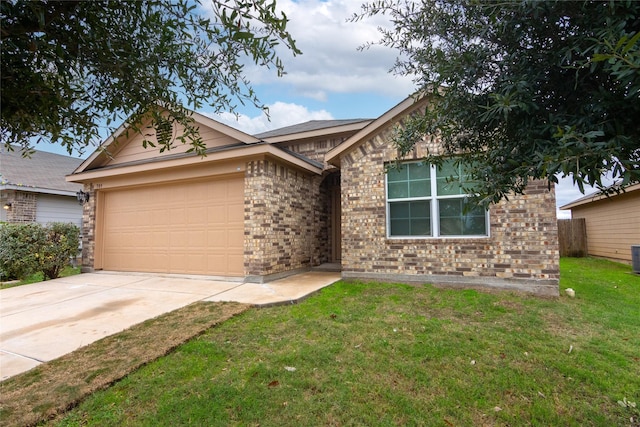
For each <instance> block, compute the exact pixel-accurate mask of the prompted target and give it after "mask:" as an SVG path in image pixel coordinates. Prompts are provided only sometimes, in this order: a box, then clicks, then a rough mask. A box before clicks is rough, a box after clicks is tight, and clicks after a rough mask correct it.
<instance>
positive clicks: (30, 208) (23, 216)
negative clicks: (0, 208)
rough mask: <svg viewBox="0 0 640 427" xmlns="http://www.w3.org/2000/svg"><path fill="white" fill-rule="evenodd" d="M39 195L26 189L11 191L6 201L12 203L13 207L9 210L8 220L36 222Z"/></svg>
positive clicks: (13, 221) (21, 222)
mask: <svg viewBox="0 0 640 427" xmlns="http://www.w3.org/2000/svg"><path fill="white" fill-rule="evenodd" d="M37 200H38V196H37V194H36V193H31V192H26V191H9V192H7V199H6V200H4V201H3V204H4V203H11V209H9V210H7V222H10V223H20V224H24V223H31V222H36V206H37Z"/></svg>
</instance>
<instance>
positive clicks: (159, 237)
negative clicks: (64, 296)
mask: <svg viewBox="0 0 640 427" xmlns="http://www.w3.org/2000/svg"><path fill="white" fill-rule="evenodd" d="M103 203H104V205H103V206H104V210H103V215H104V216H103V227H102V230H103V235H102V236H103V244H102V248H103V256H102V261H103V262H102V264H103V268H104V269H105V270H117V271H142V272H155V273H176V274H204V275H216V276H242V275H243V273H244V268H243V252H244V247H243V237H244V185H243V177H242V176H238V177H234V178H228V179H216V180H206V181H188V182H181V183H174V184H164V185H155V186H149V187H137V188H131V189H126V190H115V191H107V192H105V193H104V198H103Z"/></svg>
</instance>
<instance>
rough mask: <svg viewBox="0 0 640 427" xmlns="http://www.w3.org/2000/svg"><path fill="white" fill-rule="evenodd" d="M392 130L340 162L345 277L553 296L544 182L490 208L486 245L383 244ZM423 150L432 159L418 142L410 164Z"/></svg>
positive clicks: (550, 204) (552, 226)
mask: <svg viewBox="0 0 640 427" xmlns="http://www.w3.org/2000/svg"><path fill="white" fill-rule="evenodd" d="M391 129H392V128H391V127H390V128H387V129H386V130H384V131H383V132H381V133H380V134H378V135H376V136H374V137H373V138H371V139H369V140H368V141H366V142H365V143H363V144H362V145H360V146H359V147H356V148H355V149H353V150H352V151H350V152H349V153H348V154H347V155H346V156H344V157H343V158H342V160H341V173H342V192H343V193H342V233H343V241H342V268H343V276H344V277H345V278H364V279H380V280H397V281H421V282H431V283H436V284H442V285H452V286H478V287H499V288H507V289H516V290H524V291H530V292H534V293H538V294H545V295H557V294H558V279H559V267H558V258H559V251H558V237H557V223H556V214H555V212H556V211H555V193H554V190H553V188H552V189H551V190H548V189H547V186H546V184H545V183H544V182H540V181H536V182H532V183H531V184H530V185H529V186H528V188H527V190H526V193H525V194H524V195H517V196H512V197H510V200H509V201H503V202H501V203H499V204H497V205H494V206H493V207H492V208H491V209H490V211H489V218H490V232H489V233H490V235H489V237H487V238H471V239H465V238H427V239H390V238H387V237H386V200H385V170H384V164H385V162H388V161H392V160H394V159H395V158H396V156H397V152H396V150H394V149H393V148H392V147H391V144H390V143H388V141H389V140H390V138H391ZM427 148H429V149H430V152H431V153H434V154H435V153H437V152H438V149H439V148H438V146H437V144H436V143H435V142H433V141H423V142H421V143H419V145H418V147H417V149H416V150H415V152H414V157H415V158H420V157H422V156H424V155H425V154H426V149H427Z"/></svg>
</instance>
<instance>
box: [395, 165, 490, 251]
mask: <svg viewBox="0 0 640 427" xmlns="http://www.w3.org/2000/svg"><path fill="white" fill-rule="evenodd" d="M410 163H424V162H422V161H413V162H403V163H402V165H401V166H400V167H403V166H405V165H408V164H410ZM429 173H430V175H429V177H430V180H429V183H430V186H431V195H430V196H425V197H407V198H402V199H389V181H388V177H389V175H388V174H387V173H385V174H384V175H385V177H384V197H385V205H386V206H385V207H386V221H387V224H386V225H387V238H388V239H401V240H408V239H411V240H413V239H416V240H424V239H486V238H489V234H490V231H491V230H490V227H489V225H490V221H489V210H486V211H485V215H484V218H485V230H486V234H467V235H445V236H441V235H440V204H439V203H438V201H439V200H445V199H462V198H466V197H468V196H464V195H458V194H455V195H445V196H438V180H437V166H436V165H434V164H429ZM412 201H428V202H429V206H430V215H431V224H430V226H431V235H429V236H413V235H399V236H392V235H391V204H392V203H394V202H412Z"/></svg>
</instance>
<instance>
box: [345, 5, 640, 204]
mask: <svg viewBox="0 0 640 427" xmlns="http://www.w3.org/2000/svg"><path fill="white" fill-rule="evenodd" d="M381 13H385V14H388V15H389V16H390V17H391V18H392V20H393V28H391V29H383V30H382V32H381V34H382V37H381V40H380V41H379V43H381V44H383V45H387V46H391V47H394V48H396V49H398V52H399V59H398V62H397V63H396V67H395V69H394V71H395V72H397V73H400V74H407V75H412V76H414V78H415V81H416V83H417V84H418V91H419V92H421V93H423V94H424V96H428V97H430V101H431V102H430V104H429V109H428V111H427V112H426V114H425V115H423V116H419V117H413V118H412V119H410V120H408V121H407V122H405V123H403V126H402V129H401V130H400V131H399V132H398V135H397V137H396V138H395V140H394V142H395V144H396V145H397V147H398V149H399V152H400V154H401V156H404V155H406V154H408V153H409V152H411V151H412V149H413V145H414V144H415V143H416V141H419V140H421V139H422V138H423V137H424V135H433V136H434V137H437V138H438V139H439V140H440V141H441V142H442V145H443V147H444V153H435V154H444V155H449V156H451V155H463V156H465V157H468V158H469V161H470V162H471V163H473V164H474V165H476V166H475V167H474V168H473V169H474V170H473V174H474V178H475V179H477V181H478V182H482V183H483V184H482V185H481V188H480V189H479V193H478V194H479V195H478V198H479V199H480V200H481V201H482V202H484V203H487V202H497V201H499V200H501V199H502V198H505V197H507V195H508V194H509V193H511V192H522V191H524V189H525V187H526V184H527V182H528V181H529V179H532V178H535V179H538V178H542V179H547V180H549V182H556V181H557V178H556V174H559V175H561V176H566V175H571V176H572V177H573V178H574V180H575V182H576V183H577V184H578V186H579V187H580V188H581V189H584V186H586V185H589V186H591V185H593V186H596V187H598V188H601V189H603V188H604V187H606V186H605V185H604V183H603V180H602V178H603V175H605V174H608V175H609V177H610V178H613V179H614V180H617V181H619V183H621V184H622V185H628V184H630V183H633V182H638V181H640V167H639V164H640V120H638V117H640V72H638V70H639V69H640V35H639V33H638V19H639V17H640V3H637V2H632V1H619V2H609V3H604V2H599V1H585V2H562V1H557V2H556V1H544V2H531V1H509V2H501V3H494V2H477V1H474V0H466V1H457V0H427V1H424V2H422V3H419V4H416V3H411V4H410V5H408V4H406V3H405V2H402V1H400V0H384V1H379V2H373V3H369V4H367V5H365V6H363V12H362V13H361V14H359V15H357V16H356V17H354V18H353V19H354V20H357V19H363V18H365V17H369V16H374V15H376V14H381ZM421 132H422V134H421ZM476 188H477V187H476ZM616 188H619V187H616Z"/></svg>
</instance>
